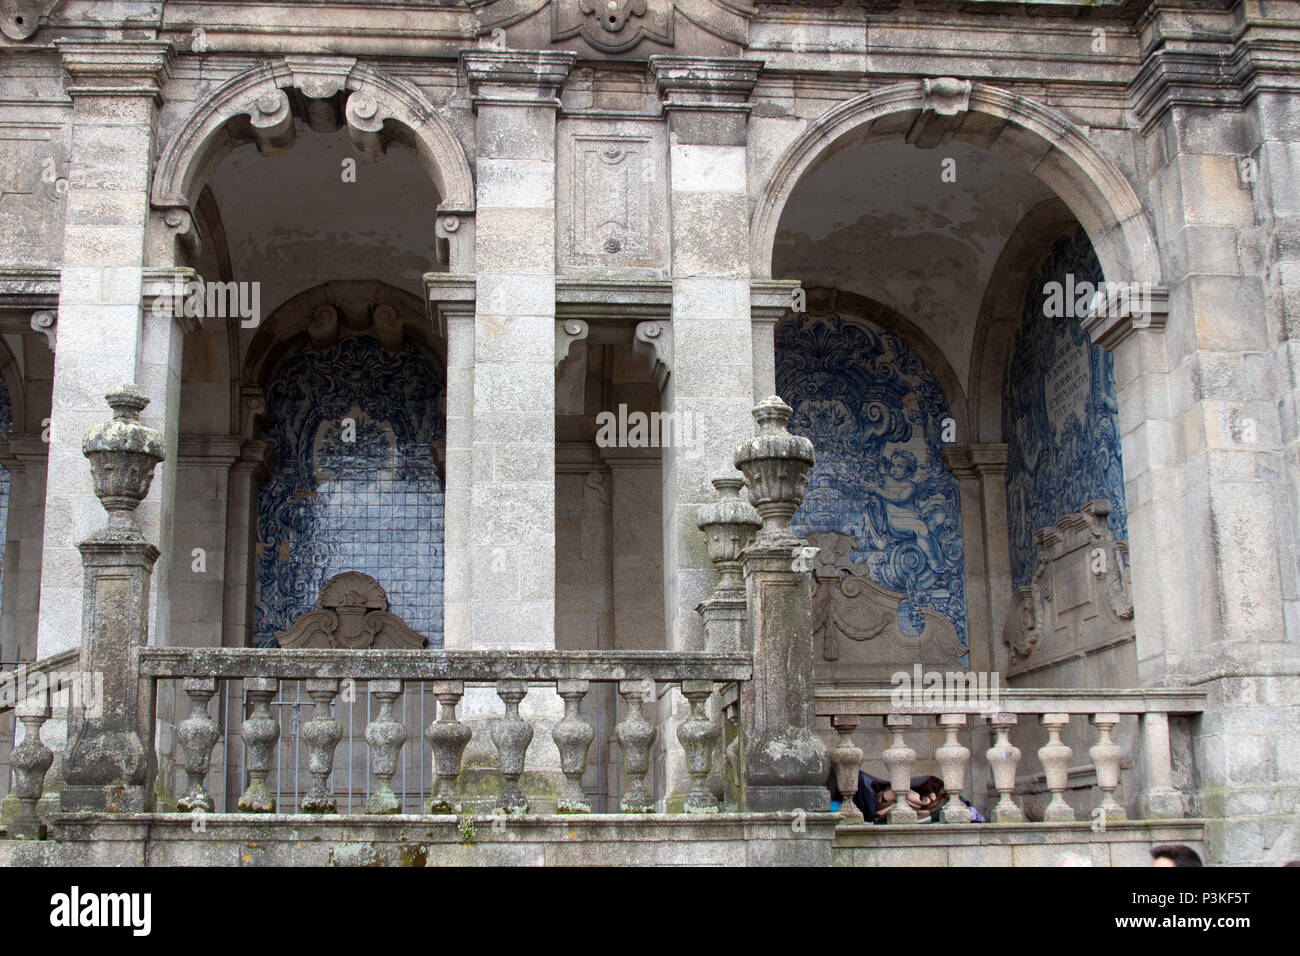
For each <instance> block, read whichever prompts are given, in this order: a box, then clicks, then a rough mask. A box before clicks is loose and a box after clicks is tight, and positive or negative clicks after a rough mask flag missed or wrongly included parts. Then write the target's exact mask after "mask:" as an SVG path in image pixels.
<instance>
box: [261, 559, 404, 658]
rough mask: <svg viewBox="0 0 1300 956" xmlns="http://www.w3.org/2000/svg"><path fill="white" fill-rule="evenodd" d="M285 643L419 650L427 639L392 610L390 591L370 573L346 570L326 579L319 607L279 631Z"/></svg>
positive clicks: (300, 645)
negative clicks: (386, 590)
mask: <svg viewBox="0 0 1300 956" xmlns="http://www.w3.org/2000/svg"><path fill="white" fill-rule="evenodd" d="M276 639H277V640H278V641H279V643H280V646H281V647H329V648H346V649H352V650H356V649H360V648H374V649H377V650H418V649H420V648H422V647H424V645H425V643H426V641H425V639H424V638H423V637H421V636H420V635H419V634H416V633H415V632H414V631H413V630H411V629H410V628H409V627H407V626H406V622H404V621H403V620H402V619H401V618H400V617H398V616H397V615H396V614H392V613H390V612H389V610H388V595H387V594H386V593H384V589H383V588H382V587H381V586H380V584H379V582H378V581H376V580H375V579H374V578H372V577H371V576H370V575H368V574H362V573H361V572H360V571H344V572H343V573H342V574H336V575H334V577H332V578H330V579H329V580H328V581H326V582H325V586H324V587H323V588H321V592H320V596H319V597H318V598H317V599H316V609H315V610H313V611H308V612H307V613H306V614H304V615H303V616H302V617H300V618H298V620H297V621H295V622H294V625H293V627H291V628H289V630H287V631H284V632H282V633H280V634H278V635H276Z"/></svg>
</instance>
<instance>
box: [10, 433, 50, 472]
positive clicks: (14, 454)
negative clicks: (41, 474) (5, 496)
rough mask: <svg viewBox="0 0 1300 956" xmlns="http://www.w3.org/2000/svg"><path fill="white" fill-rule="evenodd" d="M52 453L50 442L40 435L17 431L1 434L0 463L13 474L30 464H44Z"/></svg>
mask: <svg viewBox="0 0 1300 956" xmlns="http://www.w3.org/2000/svg"><path fill="white" fill-rule="evenodd" d="M49 454H50V443H49V442H47V441H42V440H41V438H40V436H38V435H21V434H18V433H16V432H13V433H10V434H8V435H0V465H4V466H5V468H6V469H8V470H9V472H10V473H11V474H13V473H17V472H21V471H23V470H24V469H25V468H26V467H27V466H28V465H30V464H33V463H35V464H39V465H44V464H45V462H46V460H47V459H48V457H49Z"/></svg>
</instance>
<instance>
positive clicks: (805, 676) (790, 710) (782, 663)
mask: <svg viewBox="0 0 1300 956" xmlns="http://www.w3.org/2000/svg"><path fill="white" fill-rule="evenodd" d="M754 418H755V420H756V421H757V422H758V435H757V436H755V437H754V438H751V439H750V440H748V441H745V442H741V443H740V444H739V445H737V446H736V451H735V462H736V467H737V468H739V469H740V470H741V471H742V472H743V473H744V475H745V484H746V485H748V486H749V499H750V501H751V502H752V503H753V505H754V507H755V508H757V509H758V513H759V514H760V515H761V516H762V518H763V527H762V529H761V530H760V531H759V532H758V537H757V538H756V539H755V541H754V543H753V544H752V545H750V546H749V547H748V548H746V549H745V552H744V554H743V556H742V566H743V568H744V574H745V589H746V598H747V603H748V605H749V618H748V622H747V626H746V635H747V638H748V642H749V649H750V651H751V653H752V654H753V657H754V677H753V680H751V681H749V682H747V683H745V684H744V685H743V686H742V689H741V695H742V697H741V716H742V719H743V720H744V732H745V743H744V746H745V799H746V802H747V804H748V807H749V809H750V810H759V811H766V810H800V809H801V810H805V811H819V810H829V809H830V793H829V791H827V789H826V774H827V771H828V769H829V767H830V759H829V757H828V756H827V753H826V745H825V744H824V743H822V740H821V738H820V737H819V736H818V734H817V731H816V712H815V707H814V704H813V686H814V679H813V648H812V582H811V580H810V578H809V575H808V573H807V572H806V571H796V570H795V569H794V560H793V555H794V549H795V548H800V547H803V546H805V545H806V544H807V542H805V541H803V540H802V539H800V538H796V537H795V536H794V534H793V533H792V532H791V531H790V517H791V516H792V515H793V514H794V512H795V509H796V508H798V507H799V503H800V502H802V501H803V496H804V489H805V487H806V485H807V482H808V471H809V469H810V468H812V465H813V448H812V442H810V441H809V440H808V439H806V438H802V437H796V436H794V435H791V434H790V433H789V432H788V431H786V428H785V426H786V423H787V422H788V421H789V420H790V406H789V405H786V404H785V403H784V402H782V401H781V400H780V399H779V398H777V397H776V396H775V395H773V396H771V397H770V398H767V399H765V400H764V401H763V402H761V403H759V404H758V405H757V406H755V408H754Z"/></svg>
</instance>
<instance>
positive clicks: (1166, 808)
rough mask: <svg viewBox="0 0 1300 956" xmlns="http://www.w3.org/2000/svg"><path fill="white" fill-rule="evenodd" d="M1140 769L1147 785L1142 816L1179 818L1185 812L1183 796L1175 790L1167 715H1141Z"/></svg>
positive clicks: (1145, 817) (1159, 713)
mask: <svg viewBox="0 0 1300 956" xmlns="http://www.w3.org/2000/svg"><path fill="white" fill-rule="evenodd" d="M1141 721H1142V770H1143V773H1144V774H1145V776H1146V786H1145V787H1144V788H1143V790H1142V807H1141V809H1142V817H1143V819H1147V820H1157V819H1171V818H1177V817H1181V816H1182V815H1183V814H1184V813H1186V812H1187V807H1186V804H1185V803H1184V800H1183V795H1182V794H1181V793H1179V792H1178V791H1177V790H1175V789H1174V770H1173V765H1172V762H1171V759H1170V753H1169V715H1168V714H1166V713H1163V712H1155V711H1153V712H1151V713H1147V714H1143V715H1142V717H1141Z"/></svg>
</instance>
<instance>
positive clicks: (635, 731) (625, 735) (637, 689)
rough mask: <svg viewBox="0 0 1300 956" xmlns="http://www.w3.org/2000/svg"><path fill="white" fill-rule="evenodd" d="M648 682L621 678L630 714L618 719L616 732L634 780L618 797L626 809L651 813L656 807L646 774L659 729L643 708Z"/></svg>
mask: <svg viewBox="0 0 1300 956" xmlns="http://www.w3.org/2000/svg"><path fill="white" fill-rule="evenodd" d="M646 683H647V682H646V681H639V680H621V681H619V682H618V694H619V696H620V697H622V698H623V705H624V707H626V709H627V716H626V717H624V718H623V719H622V720H621V721H619V723H618V726H616V727H615V728H614V734H615V736H616V737H618V746H619V749H620V750H621V751H622V752H623V772H624V773H626V774H627V775H628V779H629V780H630V782H631V785H630V786H629V787H628V789H627V790H626V791H625V792H624V794H623V799H622V800H621V801H619V809H621V810H622V811H623V812H624V813H650V812H652V811H653V810H654V798H653V797H651V795H650V792H649V791H648V790H646V788H645V775H646V774H647V773H649V772H650V747H651V746H652V745H653V744H654V740H655V735H656V734H657V733H658V731H656V730H655V728H654V725H653V724H651V723H650V721H648V720H646V719H645V715H644V714H643V713H642V712H641V702H642V699H643V698H642V695H643V694H644V693H646V686H645V685H646ZM651 686H652V687H653V686H654V685H653V684H651Z"/></svg>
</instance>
